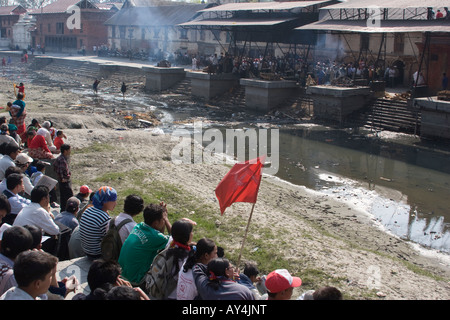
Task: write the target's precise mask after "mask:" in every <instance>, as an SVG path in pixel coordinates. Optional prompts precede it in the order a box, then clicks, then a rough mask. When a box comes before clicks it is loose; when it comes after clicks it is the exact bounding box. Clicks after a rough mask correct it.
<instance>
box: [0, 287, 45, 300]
mask: <svg viewBox="0 0 450 320" xmlns="http://www.w3.org/2000/svg"><path fill="white" fill-rule="evenodd" d="M0 300H34V299H33V297H32V296H30V295H29V294H28V293H26V292H25V291H23V290H22V289H20V288H18V287H12V288H10V289H9V290H8V291H6V292H5V293H4V294H3V295H2V296H1V297H0ZM36 300H40V299H39V298H38V299H36Z"/></svg>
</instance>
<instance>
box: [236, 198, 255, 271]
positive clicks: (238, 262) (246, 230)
mask: <svg viewBox="0 0 450 320" xmlns="http://www.w3.org/2000/svg"><path fill="white" fill-rule="evenodd" d="M255 204H256V202H254V203H253V206H252V210H251V211H250V216H249V217H248V222H247V228H246V229H245V234H244V239H243V240H242V245H241V252H240V253H239V258H238V261H237V263H236V267H237V268H239V264H240V262H241V256H242V250H244V244H245V240H246V239H247V233H248V227H249V226H250V221H251V220H252V215H253V209H255Z"/></svg>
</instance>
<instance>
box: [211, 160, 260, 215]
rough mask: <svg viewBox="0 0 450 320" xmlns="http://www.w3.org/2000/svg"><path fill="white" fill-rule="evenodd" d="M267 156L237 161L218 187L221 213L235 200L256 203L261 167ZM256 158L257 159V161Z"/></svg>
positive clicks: (217, 193) (217, 194)
mask: <svg viewBox="0 0 450 320" xmlns="http://www.w3.org/2000/svg"><path fill="white" fill-rule="evenodd" d="M265 159H266V156H262V157H259V158H257V159H253V160H248V161H245V162H243V163H242V162H241V163H236V164H235V165H234V166H233V168H231V170H230V171H229V172H228V173H227V174H226V175H225V177H223V179H222V180H221V181H220V182H219V184H218V185H217V187H216V197H217V199H219V205H220V213H221V214H222V215H223V213H224V211H225V209H226V208H228V207H229V206H231V205H232V204H233V203H234V202H250V203H255V202H256V198H257V197H258V190H259V184H260V182H261V168H262V167H263V165H264V160H265ZM255 160H256V161H255Z"/></svg>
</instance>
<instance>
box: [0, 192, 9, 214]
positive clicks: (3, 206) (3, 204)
mask: <svg viewBox="0 0 450 320" xmlns="http://www.w3.org/2000/svg"><path fill="white" fill-rule="evenodd" d="M0 210H6V214H10V213H11V204H10V203H9V200H8V198H7V197H6V196H5V195H4V194H3V193H1V194H0Z"/></svg>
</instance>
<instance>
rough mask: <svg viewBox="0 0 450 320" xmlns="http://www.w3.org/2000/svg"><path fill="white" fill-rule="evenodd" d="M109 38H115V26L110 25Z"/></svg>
mask: <svg viewBox="0 0 450 320" xmlns="http://www.w3.org/2000/svg"><path fill="white" fill-rule="evenodd" d="M111 38H113V39H115V38H116V26H112V31H111Z"/></svg>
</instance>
